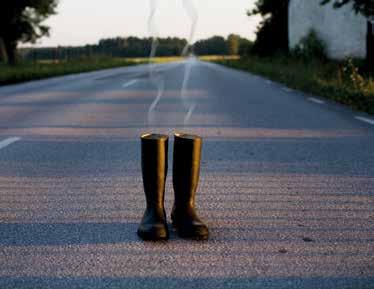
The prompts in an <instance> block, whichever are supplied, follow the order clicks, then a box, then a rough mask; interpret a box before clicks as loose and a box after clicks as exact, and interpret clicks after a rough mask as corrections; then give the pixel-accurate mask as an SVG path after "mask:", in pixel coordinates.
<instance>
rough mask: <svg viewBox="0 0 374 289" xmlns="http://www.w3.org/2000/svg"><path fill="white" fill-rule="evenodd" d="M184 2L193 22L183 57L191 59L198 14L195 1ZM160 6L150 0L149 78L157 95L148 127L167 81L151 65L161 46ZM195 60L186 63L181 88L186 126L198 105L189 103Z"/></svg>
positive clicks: (150, 112) (157, 0)
mask: <svg viewBox="0 0 374 289" xmlns="http://www.w3.org/2000/svg"><path fill="white" fill-rule="evenodd" d="M177 1H182V6H183V8H184V10H185V12H186V14H187V17H188V18H189V20H190V22H191V27H190V33H189V36H188V43H187V44H186V46H185V47H184V48H183V51H182V54H181V55H182V56H183V57H189V56H191V55H193V51H192V43H193V41H194V38H195V33H196V28H197V23H198V18H199V17H198V12H197V9H196V7H195V5H194V3H193V0H177ZM158 6H159V0H150V15H149V19H148V30H149V33H150V35H151V37H152V47H151V53H150V56H149V59H150V63H149V77H150V81H151V82H152V83H153V84H154V86H155V87H156V88H157V95H156V98H155V100H154V101H153V102H152V104H151V106H150V107H149V109H148V125H150V124H152V123H153V122H154V119H153V118H154V111H155V109H156V107H157V105H158V103H159V102H160V100H161V97H162V95H163V93H164V90H165V79H164V78H163V76H162V75H161V74H158V73H157V71H156V68H155V65H153V64H152V63H151V61H152V58H154V57H155V56H156V52H157V48H158V46H159V41H158V38H159V32H158V27H157V24H156V15H157V9H158ZM194 61H195V60H194V58H189V59H187V61H185V63H184V76H183V82H182V87H181V100H182V104H183V106H184V108H185V110H186V116H185V118H184V121H183V122H184V125H186V124H187V123H188V121H189V120H190V118H191V116H192V114H193V112H194V110H195V107H196V104H194V103H191V102H188V94H187V92H188V84H189V80H190V76H191V71H192V67H193V64H194Z"/></svg>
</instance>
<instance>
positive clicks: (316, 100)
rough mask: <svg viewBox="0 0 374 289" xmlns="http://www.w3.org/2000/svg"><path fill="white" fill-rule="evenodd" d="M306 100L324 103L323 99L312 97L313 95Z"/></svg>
mask: <svg viewBox="0 0 374 289" xmlns="http://www.w3.org/2000/svg"><path fill="white" fill-rule="evenodd" d="M308 100H309V101H311V102H314V103H318V104H324V103H325V102H324V101H322V100H320V99H318V98H314V97H309V98H308Z"/></svg>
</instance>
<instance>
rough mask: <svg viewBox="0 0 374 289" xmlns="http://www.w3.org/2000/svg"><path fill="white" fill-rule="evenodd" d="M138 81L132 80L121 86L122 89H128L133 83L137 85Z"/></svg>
mask: <svg viewBox="0 0 374 289" xmlns="http://www.w3.org/2000/svg"><path fill="white" fill-rule="evenodd" d="M138 81H139V80H138V79H133V80H130V81H128V82H126V83H125V84H124V85H122V87H123V88H126V87H129V86H131V85H134V84H135V83H137V82H138Z"/></svg>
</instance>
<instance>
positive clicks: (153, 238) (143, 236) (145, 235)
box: [138, 231, 169, 241]
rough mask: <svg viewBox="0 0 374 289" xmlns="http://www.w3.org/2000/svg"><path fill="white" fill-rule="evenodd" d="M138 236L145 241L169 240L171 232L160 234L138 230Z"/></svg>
mask: <svg viewBox="0 0 374 289" xmlns="http://www.w3.org/2000/svg"><path fill="white" fill-rule="evenodd" d="M138 236H139V238H141V239H142V240H143V241H167V240H169V234H166V235H160V234H154V233H144V232H139V231H138Z"/></svg>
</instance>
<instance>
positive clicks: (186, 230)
mask: <svg viewBox="0 0 374 289" xmlns="http://www.w3.org/2000/svg"><path fill="white" fill-rule="evenodd" d="M175 227H176V230H177V233H178V235H179V236H180V237H182V238H185V239H193V240H207V239H208V238H209V229H208V227H207V226H206V225H205V224H204V223H201V222H191V223H184V224H181V223H179V224H177V225H176V226H175Z"/></svg>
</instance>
